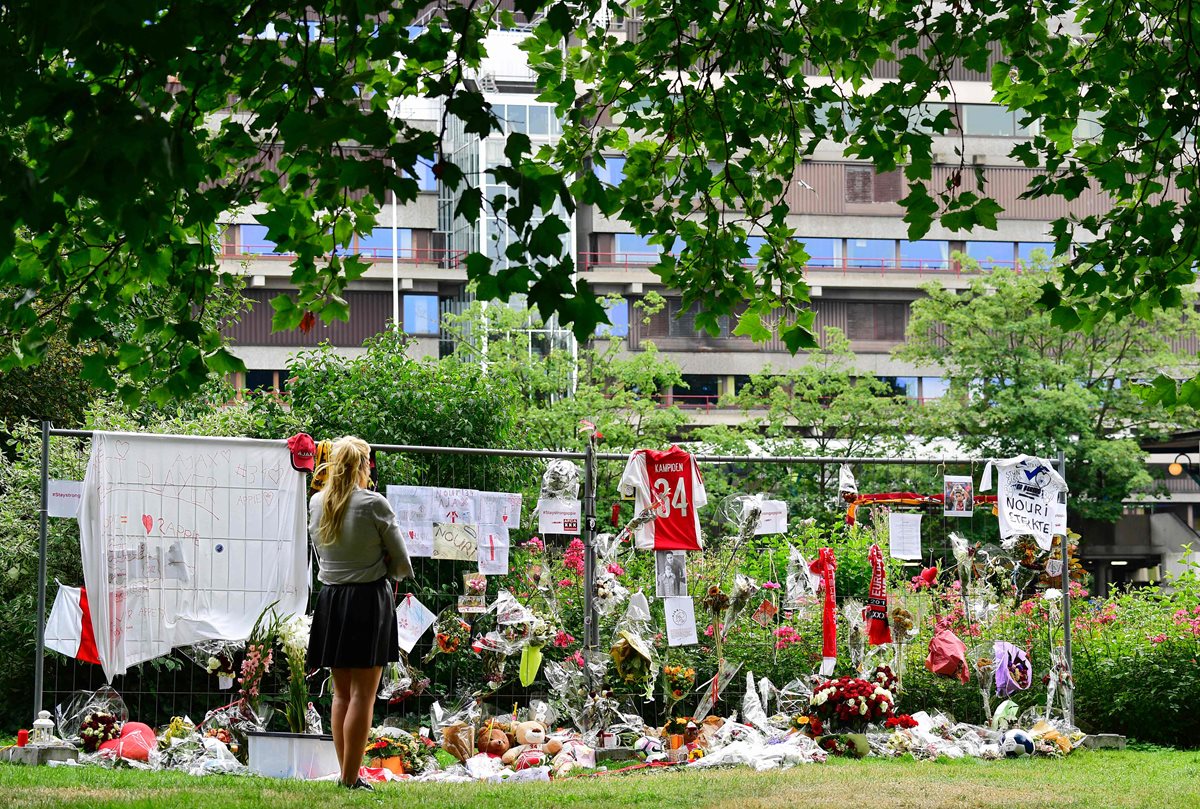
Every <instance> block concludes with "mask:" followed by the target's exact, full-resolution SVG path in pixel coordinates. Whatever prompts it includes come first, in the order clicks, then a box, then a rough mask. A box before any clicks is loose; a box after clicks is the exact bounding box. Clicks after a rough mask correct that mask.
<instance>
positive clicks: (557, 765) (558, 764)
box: [548, 738, 596, 777]
mask: <svg viewBox="0 0 1200 809" xmlns="http://www.w3.org/2000/svg"><path fill="white" fill-rule="evenodd" d="M556 741H557V740H556V739H551V740H550V742H548V744H553V743H555V742H556ZM595 766H596V751H595V750H593V749H592V748H591V747H588V746H587V745H586V744H584V743H583V742H581V741H579V739H574V738H570V739H566V740H565V741H563V742H562V750H560V751H559V752H558V754H557V755H555V756H554V760H553V761H552V762H551V770H550V774H551V775H552V776H555V777H558V776H561V775H566V774H568V773H569V772H571V770H573V769H575V768H576V767H591V768H595Z"/></svg>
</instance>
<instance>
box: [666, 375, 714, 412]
mask: <svg viewBox="0 0 1200 809" xmlns="http://www.w3.org/2000/svg"><path fill="white" fill-rule="evenodd" d="M720 380H721V378H720V377H719V376H717V375H715V374H683V382H684V384H686V385H687V387H686V388H685V387H683V386H677V387H675V388H672V391H671V396H672V398H673V399H674V401H675V404H676V405H678V406H680V407H712V406H713V405H715V404H716V403H717V401H718V400H719V399H720V398H721V394H720Z"/></svg>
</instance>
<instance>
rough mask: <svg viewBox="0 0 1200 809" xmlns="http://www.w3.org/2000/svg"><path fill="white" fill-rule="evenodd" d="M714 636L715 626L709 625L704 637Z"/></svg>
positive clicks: (705, 628)
mask: <svg viewBox="0 0 1200 809" xmlns="http://www.w3.org/2000/svg"><path fill="white" fill-rule="evenodd" d="M712 636H713V625H712V624H709V625H708V626H706V627H704V637H706V638H711V637H712Z"/></svg>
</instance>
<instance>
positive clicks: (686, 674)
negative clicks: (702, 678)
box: [662, 666, 696, 716]
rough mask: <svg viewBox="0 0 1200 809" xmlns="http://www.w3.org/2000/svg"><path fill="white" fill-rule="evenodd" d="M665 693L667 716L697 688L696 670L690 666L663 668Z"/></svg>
mask: <svg viewBox="0 0 1200 809" xmlns="http://www.w3.org/2000/svg"><path fill="white" fill-rule="evenodd" d="M662 673H663V691H664V692H665V694H666V703H667V715H668V716H673V715H674V713H675V707H676V706H677V705H678V704H679V702H680V701H681V700H682V699H683V698H684V697H686V696H687V695H688V694H690V693H691V692H692V689H693V688H695V687H696V670H695V669H693V668H690V667H689V666H663V670H662Z"/></svg>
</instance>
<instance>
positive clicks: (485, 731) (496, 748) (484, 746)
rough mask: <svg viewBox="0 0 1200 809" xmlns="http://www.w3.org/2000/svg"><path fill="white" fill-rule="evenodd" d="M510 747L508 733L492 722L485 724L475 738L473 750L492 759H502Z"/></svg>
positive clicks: (510, 741) (510, 742)
mask: <svg viewBox="0 0 1200 809" xmlns="http://www.w3.org/2000/svg"><path fill="white" fill-rule="evenodd" d="M510 747H512V740H511V739H509V738H508V733H506V732H505V731H504V729H503V728H501V727H500V726H499V725H497V724H495V723H494V722H486V723H484V725H483V727H482V728H480V729H479V733H478V734H477V735H476V737H475V749H476V750H478V751H479V752H480V753H486V754H487V755H489V756H491V757H492V758H500V759H502V758H504V754H505V753H507V752H508V750H509V748H510Z"/></svg>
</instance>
